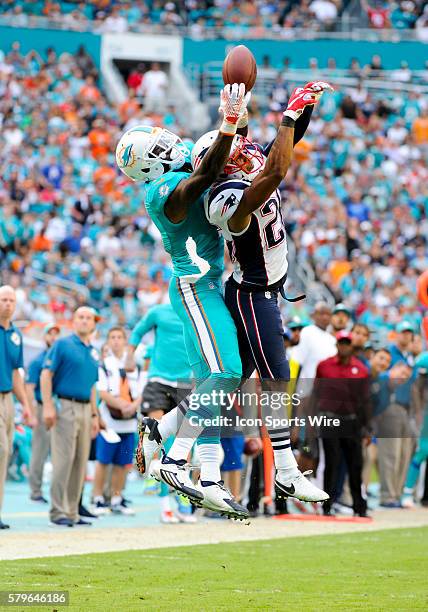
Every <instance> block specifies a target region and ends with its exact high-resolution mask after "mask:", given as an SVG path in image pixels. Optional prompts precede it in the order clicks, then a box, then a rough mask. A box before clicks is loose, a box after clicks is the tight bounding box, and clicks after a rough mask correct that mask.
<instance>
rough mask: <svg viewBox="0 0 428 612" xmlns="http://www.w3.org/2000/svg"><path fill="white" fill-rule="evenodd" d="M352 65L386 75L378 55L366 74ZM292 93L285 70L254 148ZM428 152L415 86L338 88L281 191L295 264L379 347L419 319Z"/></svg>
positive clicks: (427, 225) (258, 118)
mask: <svg viewBox="0 0 428 612" xmlns="http://www.w3.org/2000/svg"><path fill="white" fill-rule="evenodd" d="M353 63H354V66H353V67H352V70H353V71H354V72H355V73H356V74H360V75H361V73H362V74H365V75H368V74H370V71H371V70H372V69H373V67H376V72H377V73H378V74H380V75H381V74H382V68H381V58H380V57H379V56H375V57H374V58H373V60H372V63H371V65H370V66H368V67H359V66H358V64H357V62H356V61H355V62H353ZM331 70H332V72H331V74H332V76H333V80H334V68H333V67H332V66H331ZM402 70H403V73H405V72H406V70H405V67H404V66H403V67H402ZM398 72H399V71H398V70H397V73H398ZM397 76H399V75H397ZM388 78H390V77H389V76H388ZM288 89H289V86H288V85H287V71H283V72H282V73H281V74H280V75H279V76H278V79H277V83H276V85H275V87H274V89H273V91H272V95H271V100H270V111H269V112H268V113H267V114H266V113H264V112H262V111H260V112H258V111H257V109H253V114H252V119H251V121H250V127H251V129H252V134H253V137H254V139H255V140H261V141H265V142H268V141H269V140H270V139H271V138H273V137H274V134H275V130H276V127H275V126H276V125H277V120H278V116H279V114H280V108H281V105H282V104H283V103H284V101H285V100H286V99H287V96H288ZM427 153H428V105H427V100H426V96H425V95H424V94H422V93H419V92H418V91H417V88H415V90H414V91H413V92H409V93H406V92H404V91H396V92H388V91H386V90H385V89H379V91H376V90H375V92H373V90H369V89H368V88H366V87H365V86H364V85H363V84H360V85H358V86H357V87H353V88H350V87H346V86H340V87H338V88H337V90H336V91H335V92H334V93H333V94H330V95H326V96H324V97H323V99H322V101H321V104H320V107H319V109H318V110H317V111H316V113H315V114H314V117H313V119H312V121H311V125H310V128H309V130H308V133H307V136H306V137H305V139H304V141H303V142H302V143H301V144H300V145H299V146H298V147H297V148H296V158H297V163H296V164H295V165H294V168H293V171H292V173H291V174H289V175H288V176H287V180H286V181H285V183H284V185H283V188H284V192H283V195H284V198H283V201H284V202H285V205H284V206H285V218H286V220H287V222H288V224H289V233H290V234H291V236H292V237H293V240H294V241H295V244H296V247H297V257H298V260H299V261H300V262H302V263H305V262H306V263H307V262H310V264H311V266H312V267H313V269H314V270H315V272H316V274H317V276H318V278H319V279H321V280H322V281H323V283H324V284H325V285H327V286H328V287H329V289H330V290H331V292H332V293H333V295H334V296H335V298H336V300H343V301H345V302H346V304H347V305H348V306H349V308H350V309H352V310H353V311H354V313H355V317H356V318H357V319H358V320H361V321H362V322H364V323H366V324H368V325H369V326H370V328H371V329H377V333H378V334H380V336H381V339H382V338H383V339H385V338H386V336H387V334H388V332H389V331H391V330H393V328H394V326H395V325H396V323H397V322H398V321H399V320H400V319H401V318H402V317H403V316H406V317H407V318H409V320H412V321H413V322H414V323H415V324H416V325H419V324H420V321H421V315H422V307H421V305H420V304H419V303H418V301H417V298H416V281H417V278H418V276H419V275H420V274H421V273H422V272H423V271H424V270H426V269H427V266H428V243H427V235H428V233H427V232H428V221H427V212H428V189H427V176H428V167H427ZM303 308H304V306H303Z"/></svg>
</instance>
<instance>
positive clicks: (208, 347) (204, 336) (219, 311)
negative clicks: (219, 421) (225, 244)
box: [169, 278, 242, 444]
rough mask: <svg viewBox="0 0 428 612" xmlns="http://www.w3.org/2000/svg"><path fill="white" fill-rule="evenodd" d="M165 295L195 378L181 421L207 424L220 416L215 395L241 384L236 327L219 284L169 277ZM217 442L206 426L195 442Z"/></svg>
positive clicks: (217, 433)
mask: <svg viewBox="0 0 428 612" xmlns="http://www.w3.org/2000/svg"><path fill="white" fill-rule="evenodd" d="M169 296H170V300H171V304H172V306H173V308H174V310H175V312H176V313H177V314H178V316H179V317H180V319H181V321H182V322H183V327H184V339H185V344H186V350H187V354H188V357H189V362H190V366H191V368H192V370H193V372H194V375H195V377H196V379H197V386H196V389H195V391H194V392H193V394H192V396H191V399H192V401H191V402H190V404H189V409H188V410H187V412H186V415H185V418H186V419H187V420H190V422H191V423H196V422H198V423H199V424H200V425H202V424H204V423H210V421H212V419H213V418H215V417H220V414H221V410H220V409H221V405H220V402H219V400H218V398H219V395H218V393H219V392H220V391H222V392H224V393H232V392H233V391H235V390H236V389H237V388H238V386H239V384H240V381H241V376H242V366H241V359H240V357H239V347H238V338H237V333H236V327H235V324H234V322H233V319H232V317H231V315H230V313H229V310H228V309H227V307H226V304H225V303H224V300H223V294H222V287H221V283H220V281H212V280H211V281H210V280H208V279H201V280H199V281H198V282H197V283H188V282H186V281H184V280H182V279H179V278H173V279H172V280H171V283H170V287H169ZM171 350H173V347H171ZM206 394H209V396H208V395H206ZM202 396H204V398H212V400H213V401H211V402H209V403H207V402H206V401H205V400H204V402H203V403H204V405H202V401H200V400H202ZM205 404H207V405H205ZM219 440H220V427H219V426H218V425H209V424H208V425H207V426H206V427H204V430H203V432H202V433H201V435H200V436H199V438H198V443H199V444H203V443H207V442H211V443H218V442H219Z"/></svg>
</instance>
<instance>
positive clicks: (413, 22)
mask: <svg viewBox="0 0 428 612" xmlns="http://www.w3.org/2000/svg"><path fill="white" fill-rule="evenodd" d="M347 4H348V2H346V1H345V2H342V0H299V1H298V0H245V2H240V1H238V0H200V1H198V0H174V1H166V2H165V1H164V0H136V1H135V2H128V1H127V0H92V1H91V2H76V1H72V0H57V1H55V0H20V1H19V2H15V1H14V0H4V1H3V2H2V3H1V7H0V14H1V13H3V14H5V15H6V16H9V17H11V18H13V23H14V25H17V26H19V25H21V26H27V25H33V24H34V23H36V18H37V19H39V18H40V17H42V18H45V19H46V20H49V22H50V23H53V24H57V25H58V27H61V28H64V27H65V28H66V29H69V30H73V29H74V30H87V29H90V30H91V31H92V32H95V33H105V32H116V33H123V32H126V31H132V30H138V29H141V28H144V26H149V27H150V28H151V31H156V30H161V29H165V28H166V29H169V30H174V29H175V28H177V27H180V26H187V27H188V28H189V33H190V35H194V36H206V35H207V34H209V30H210V29H212V28H216V31H217V32H219V31H222V32H223V33H224V35H225V36H226V37H227V36H228V33H229V34H230V35H233V34H235V35H236V32H237V29H239V33H240V36H242V37H244V36H248V37H254V38H257V37H263V36H264V35H266V32H267V31H271V32H272V31H276V32H278V33H280V32H281V30H283V29H285V28H311V29H312V30H325V29H327V30H334V29H335V27H336V23H337V20H338V18H340V16H341V13H342V10H343V9H344V8H346V6H347ZM425 5H426V2H425V1H424V0H404V1H402V2H399V1H394V2H387V1H384V0H372V1H369V0H367V1H366V0H364V1H363V2H361V6H360V25H364V20H361V16H365V14H367V18H366V19H368V23H369V25H370V26H371V27H373V28H376V29H379V28H394V29H411V28H417V29H418V28H424V27H425V26H426V17H427V13H426V12H424V7H425Z"/></svg>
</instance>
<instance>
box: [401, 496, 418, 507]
mask: <svg viewBox="0 0 428 612" xmlns="http://www.w3.org/2000/svg"><path fill="white" fill-rule="evenodd" d="M401 505H402V507H403V508H414V507H415V501H414V499H413V495H407V494H404V495H403V497H402V498H401Z"/></svg>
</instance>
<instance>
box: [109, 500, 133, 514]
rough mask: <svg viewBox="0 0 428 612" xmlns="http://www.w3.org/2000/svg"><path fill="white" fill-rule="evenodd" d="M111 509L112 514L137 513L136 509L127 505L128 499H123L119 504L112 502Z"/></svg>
mask: <svg viewBox="0 0 428 612" xmlns="http://www.w3.org/2000/svg"><path fill="white" fill-rule="evenodd" d="M111 511H112V514H122V515H123V516H134V515H135V510H134V509H133V508H130V507H129V506H128V505H127V503H126V501H124V500H123V499H122V500H121V501H120V502H119V503H117V504H112V505H111Z"/></svg>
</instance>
